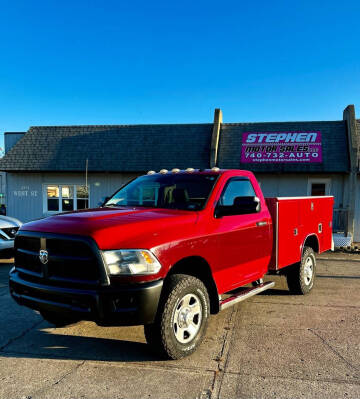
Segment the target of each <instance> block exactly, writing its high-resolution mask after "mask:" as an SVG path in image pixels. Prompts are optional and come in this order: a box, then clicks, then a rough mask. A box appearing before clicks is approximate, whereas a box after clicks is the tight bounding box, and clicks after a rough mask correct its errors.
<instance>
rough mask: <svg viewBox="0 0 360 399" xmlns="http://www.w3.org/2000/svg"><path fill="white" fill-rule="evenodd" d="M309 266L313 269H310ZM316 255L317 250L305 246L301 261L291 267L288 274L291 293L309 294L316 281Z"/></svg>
mask: <svg viewBox="0 0 360 399" xmlns="http://www.w3.org/2000/svg"><path fill="white" fill-rule="evenodd" d="M309 268H310V269H311V271H309ZM315 275H316V257H315V252H314V250H313V249H312V248H310V247H305V248H304V250H303V254H302V257H301V261H300V262H299V263H297V264H296V265H293V266H291V267H290V268H289V271H288V272H287V274H286V279H287V283H288V287H289V290H290V292H291V293H293V294H297V295H306V294H308V293H309V292H310V291H311V290H312V288H313V286H314V282H315Z"/></svg>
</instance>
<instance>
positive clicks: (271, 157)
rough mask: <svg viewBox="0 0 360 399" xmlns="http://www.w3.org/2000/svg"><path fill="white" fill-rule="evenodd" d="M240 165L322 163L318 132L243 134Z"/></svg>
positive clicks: (319, 134)
mask: <svg viewBox="0 0 360 399" xmlns="http://www.w3.org/2000/svg"><path fill="white" fill-rule="evenodd" d="M241 162H242V163H291V162H292V163H314V162H322V146H321V133H320V132H251V133H243V135H242V149H241Z"/></svg>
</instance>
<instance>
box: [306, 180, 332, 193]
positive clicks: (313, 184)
mask: <svg viewBox="0 0 360 399" xmlns="http://www.w3.org/2000/svg"><path fill="white" fill-rule="evenodd" d="M330 185H331V179H309V181H308V195H313V196H323V195H330Z"/></svg>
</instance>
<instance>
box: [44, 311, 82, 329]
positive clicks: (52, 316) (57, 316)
mask: <svg viewBox="0 0 360 399" xmlns="http://www.w3.org/2000/svg"><path fill="white" fill-rule="evenodd" d="M40 314H41V316H42V317H43V319H44V320H46V321H47V322H49V323H50V324H53V325H54V326H55V327H66V326H68V325H70V324H74V323H77V322H78V321H79V320H78V319H75V318H74V317H71V316H68V315H66V314H64V313H56V312H49V311H41V312H40Z"/></svg>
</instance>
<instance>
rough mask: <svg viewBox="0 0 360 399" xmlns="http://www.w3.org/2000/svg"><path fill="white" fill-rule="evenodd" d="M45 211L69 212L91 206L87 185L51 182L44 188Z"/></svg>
mask: <svg viewBox="0 0 360 399" xmlns="http://www.w3.org/2000/svg"><path fill="white" fill-rule="evenodd" d="M44 191H45V193H44V194H45V195H46V200H45V201H44V212H45V213H52V212H68V211H75V210H78V209H86V208H88V207H89V192H88V188H87V187H86V186H82V185H76V184H51V185H47V186H45V188H44Z"/></svg>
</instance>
